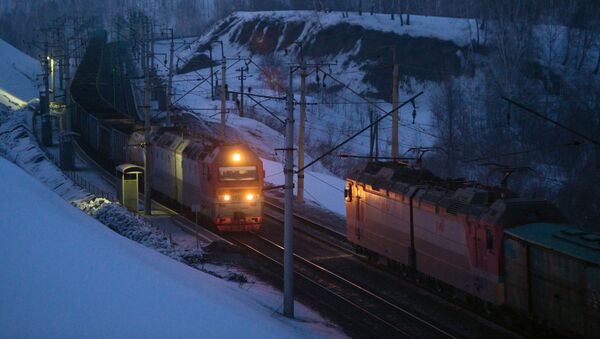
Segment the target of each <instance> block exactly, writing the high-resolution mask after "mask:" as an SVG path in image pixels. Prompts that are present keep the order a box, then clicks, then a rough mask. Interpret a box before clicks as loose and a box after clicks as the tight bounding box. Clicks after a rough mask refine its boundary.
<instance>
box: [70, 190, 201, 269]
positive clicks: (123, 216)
mask: <svg viewBox="0 0 600 339" xmlns="http://www.w3.org/2000/svg"><path fill="white" fill-rule="evenodd" d="M73 205H74V206H75V207H77V208H79V209H80V210H82V211H84V212H85V213H87V214H89V215H91V216H93V217H94V218H96V220H98V221H100V222H101V223H103V224H104V225H106V226H108V227H109V228H110V229H112V230H113V231H115V232H117V233H119V234H120V235H122V236H124V237H126V238H128V239H131V240H133V241H135V242H138V243H140V244H142V245H144V246H146V247H149V248H152V249H154V250H157V251H158V252H160V253H162V254H165V255H168V256H169V257H171V258H173V259H175V260H177V261H181V262H183V263H185V264H188V265H191V266H193V265H194V264H196V263H198V262H199V261H200V260H201V259H202V251H201V250H200V249H195V248H186V247H183V246H178V245H173V244H172V243H171V242H170V241H169V239H167V236H166V235H165V234H164V233H163V232H162V231H161V230H159V229H158V228H156V227H155V226H153V225H152V224H150V223H149V222H147V221H145V220H144V219H142V218H140V217H138V216H137V215H135V214H133V213H131V212H129V211H128V210H127V209H125V207H123V206H122V205H120V204H118V203H113V202H110V201H109V200H107V199H104V198H92V199H86V200H80V201H74V202H73Z"/></svg>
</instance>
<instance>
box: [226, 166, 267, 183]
mask: <svg viewBox="0 0 600 339" xmlns="http://www.w3.org/2000/svg"><path fill="white" fill-rule="evenodd" d="M257 179H258V171H257V169H256V166H234V167H219V180H221V181H253V180H257Z"/></svg>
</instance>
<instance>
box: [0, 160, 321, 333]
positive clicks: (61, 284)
mask: <svg viewBox="0 0 600 339" xmlns="http://www.w3.org/2000/svg"><path fill="white" fill-rule="evenodd" d="M0 176H1V177H2V178H3V186H2V188H3V193H4V194H5V195H6V196H10V197H11V199H2V200H0V214H1V215H2V220H1V221H0V228H1V229H2V234H3V236H2V239H1V240H0V248H1V249H2V250H1V251H0V253H1V255H0V264H1V265H2V267H3V276H4V277H5V279H2V280H1V281H0V291H1V292H0V299H1V300H2V303H0V328H1V329H2V330H1V331H0V333H1V334H0V336H3V337H41V336H43V337H65V336H66V337H97V336H102V337H112V338H115V337H121V338H124V337H132V336H133V337H146V338H165V337H171V338H173V337H179V338H184V337H185V338H194V337H212V338H215V337H232V336H235V337H239V336H245V337H260V338H281V337H319V336H321V335H327V333H329V334H328V335H333V333H332V332H331V330H329V329H326V328H324V327H323V326H322V325H319V324H316V323H314V322H312V321H311V320H309V319H310V318H312V317H313V316H314V315H312V314H311V313H310V312H308V311H304V310H303V309H302V308H301V309H300V312H306V313H304V314H303V315H300V316H301V317H302V318H303V319H304V320H306V321H303V323H297V322H293V321H290V320H288V319H285V318H282V317H280V316H276V315H275V314H276V312H275V311H274V309H273V307H276V305H277V304H278V301H279V298H278V297H274V296H273V293H272V291H270V290H264V291H263V290H261V289H260V288H259V289H257V288H253V289H252V290H251V291H247V290H246V289H244V288H242V289H240V288H239V287H237V285H235V284H234V283H227V282H224V281H223V280H220V279H217V278H214V277H212V276H210V275H208V274H206V273H202V272H200V271H197V270H195V269H193V268H191V267H188V266H185V265H183V264H181V263H178V262H176V261H174V260H172V259H171V258H169V257H167V256H164V255H162V254H160V253H158V252H156V251H154V250H151V249H148V248H146V247H144V246H142V245H140V244H137V243H134V242H132V241H130V240H128V239H126V238H124V237H121V236H119V235H118V234H116V233H114V232H113V231H111V230H110V229H108V228H107V227H106V226H104V225H102V224H100V223H99V222H98V221H96V220H94V219H92V218H91V217H89V216H87V215H85V214H84V213H82V212H81V211H79V210H78V209H76V208H75V207H73V206H71V205H69V204H68V203H67V202H65V201H64V200H62V199H61V198H60V197H58V196H57V195H55V194H54V193H53V192H51V191H50V190H48V189H47V188H45V187H44V186H43V185H42V184H41V183H39V182H37V181H36V180H35V179H33V178H31V177H29V176H28V175H27V174H26V173H25V172H23V171H22V170H20V169H19V168H18V167H16V166H15V165H13V164H11V163H9V162H8V161H7V160H5V159H4V158H1V157H0ZM24 201H27V204H24V203H23V202H24ZM31 206H34V207H31Z"/></svg>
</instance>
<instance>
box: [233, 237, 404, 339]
mask: <svg viewBox="0 0 600 339" xmlns="http://www.w3.org/2000/svg"><path fill="white" fill-rule="evenodd" d="M234 242H235V243H238V244H239V245H241V246H243V247H245V248H247V249H249V250H250V251H252V252H254V253H256V254H258V255H259V256H261V257H263V258H265V259H267V260H268V261H270V262H272V263H274V264H276V265H277V266H280V267H281V268H283V263H282V262H280V261H278V260H277V259H275V258H272V257H271V256H269V255H268V254H265V253H263V252H261V251H260V250H258V249H256V248H255V247H254V246H252V245H249V244H246V243H244V242H241V241H240V240H234ZM294 256H296V254H294ZM294 273H295V274H296V275H298V276H299V277H301V278H302V279H304V280H306V281H308V282H309V283H311V284H312V285H314V286H316V287H318V288H320V289H322V290H323V291H325V292H327V293H329V294H331V295H333V296H335V297H336V298H338V299H340V300H342V301H343V302H345V303H347V304H349V305H351V306H353V307H355V308H356V309H358V310H360V311H361V312H364V313H365V314H367V315H368V316H370V317H372V318H373V319H375V320H377V321H379V322H381V323H382V324H384V325H385V326H387V327H389V328H391V329H393V330H394V331H396V332H398V333H400V334H402V335H404V336H406V337H409V338H413V336H411V335H409V334H408V333H407V332H405V331H404V330H402V329H401V328H398V327H397V326H395V325H393V324H391V323H390V322H388V321H387V320H385V319H382V318H381V317H379V316H378V315H376V314H374V313H372V312H370V311H369V310H367V309H365V308H363V307H362V306H360V305H358V304H356V303H355V302H353V301H352V300H350V299H348V298H346V297H344V296H342V295H340V294H339V293H337V292H335V291H333V290H331V289H330V288H327V287H325V286H323V285H321V284H319V283H318V282H316V281H314V280H313V279H311V278H310V277H308V276H306V275H305V274H303V273H301V272H298V271H297V270H294Z"/></svg>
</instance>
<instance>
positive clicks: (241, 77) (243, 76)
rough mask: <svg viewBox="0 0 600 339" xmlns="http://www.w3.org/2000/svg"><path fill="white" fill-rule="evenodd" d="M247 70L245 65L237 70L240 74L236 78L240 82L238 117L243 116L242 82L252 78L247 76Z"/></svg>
mask: <svg viewBox="0 0 600 339" xmlns="http://www.w3.org/2000/svg"><path fill="white" fill-rule="evenodd" d="M248 70H249V68H248V65H247V64H246V65H245V66H242V67H240V69H238V71H239V72H240V75H239V76H238V77H237V78H238V79H239V80H240V102H239V110H240V117H243V116H244V80H246V79H247V78H251V77H252V75H247V72H248Z"/></svg>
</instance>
